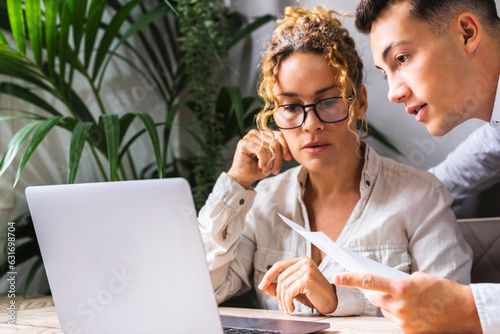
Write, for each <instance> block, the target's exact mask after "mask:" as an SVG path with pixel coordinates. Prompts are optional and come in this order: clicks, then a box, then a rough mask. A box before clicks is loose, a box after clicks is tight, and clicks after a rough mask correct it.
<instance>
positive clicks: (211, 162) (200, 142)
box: [180, 125, 215, 170]
mask: <svg viewBox="0 0 500 334" xmlns="http://www.w3.org/2000/svg"><path fill="white" fill-rule="evenodd" d="M180 127H181V128H183V129H184V130H185V131H186V132H187V133H189V134H190V135H191V137H193V139H194V140H195V141H196V143H198V145H200V147H201V149H202V150H203V152H205V156H206V158H207V161H208V163H209V165H210V168H211V169H212V170H215V159H214V157H213V155H212V151H211V150H210V147H208V146H207V144H205V142H204V141H203V139H201V137H200V136H198V135H197V134H196V133H195V132H194V131H193V130H191V129H189V128H187V127H185V126H182V125H181V126H180Z"/></svg>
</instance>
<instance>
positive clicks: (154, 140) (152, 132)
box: [136, 113, 165, 179]
mask: <svg viewBox="0 0 500 334" xmlns="http://www.w3.org/2000/svg"><path fill="white" fill-rule="evenodd" d="M136 116H137V117H138V118H139V119H140V120H141V121H142V123H143V124H144V127H145V128H146V131H147V132H148V134H149V138H150V139H151V144H152V145H153V152H154V154H155V160H156V166H157V168H158V176H159V178H160V179H162V178H164V177H165V169H164V167H163V159H162V156H161V154H162V151H161V147H160V138H159V136H158V132H157V131H156V125H155V122H154V120H153V118H152V117H151V116H150V115H148V114H145V113H136Z"/></svg>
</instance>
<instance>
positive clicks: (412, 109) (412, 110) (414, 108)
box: [406, 103, 427, 115]
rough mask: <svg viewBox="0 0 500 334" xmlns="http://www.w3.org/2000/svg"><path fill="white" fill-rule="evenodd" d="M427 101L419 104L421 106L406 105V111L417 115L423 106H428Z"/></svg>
mask: <svg viewBox="0 0 500 334" xmlns="http://www.w3.org/2000/svg"><path fill="white" fill-rule="evenodd" d="M426 106H427V103H425V104H422V105H419V106H412V107H406V112H407V113H408V114H411V115H416V114H418V113H419V111H420V110H422V108H424V107H426Z"/></svg>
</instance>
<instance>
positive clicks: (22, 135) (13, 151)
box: [0, 121, 43, 177]
mask: <svg viewBox="0 0 500 334" xmlns="http://www.w3.org/2000/svg"><path fill="white" fill-rule="evenodd" d="M41 122H43V121H36V122H31V123H28V124H26V125H25V126H23V127H22V128H21V129H20V130H19V131H17V132H16V134H15V135H14V137H12V139H11V140H10V142H9V145H7V149H6V151H5V154H4V155H3V157H2V161H0V177H1V176H2V175H3V173H5V171H6V170H7V168H8V167H9V166H10V164H11V163H12V161H13V160H14V158H15V157H16V155H17V153H19V151H20V150H21V148H22V147H23V145H24V143H25V142H26V140H27V139H28V137H29V136H30V135H31V133H32V132H33V131H34V130H35V128H36V127H37V126H39V125H40V123H41Z"/></svg>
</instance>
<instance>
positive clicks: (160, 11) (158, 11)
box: [98, 6, 172, 88]
mask: <svg viewBox="0 0 500 334" xmlns="http://www.w3.org/2000/svg"><path fill="white" fill-rule="evenodd" d="M168 12H169V11H168V9H167V8H165V7H164V6H161V7H157V8H155V9H153V10H152V11H149V12H148V13H147V14H145V15H143V16H141V17H140V18H139V19H138V20H137V21H136V22H134V23H133V24H132V26H131V27H130V28H129V29H128V30H127V31H126V32H125V34H124V35H123V36H122V38H121V39H120V40H119V41H118V43H116V45H115V46H114V47H113V49H112V50H111V51H109V52H108V53H109V55H108V58H107V59H106V62H105V63H104V64H103V66H102V69H100V72H101V75H100V79H99V83H98V87H100V86H101V82H102V79H103V76H104V73H105V71H106V68H107V67H108V65H109V63H110V61H111V59H112V56H114V55H115V53H116V50H117V49H118V48H119V47H120V46H121V45H123V44H124V43H125V42H126V40H127V39H128V38H130V36H132V35H134V34H136V33H137V32H141V31H142V29H144V27H146V26H148V25H149V24H151V23H153V22H155V21H157V20H158V19H160V18H161V17H163V16H165V15H167V14H168ZM140 38H141V36H140ZM141 41H142V43H143V45H144V47H145V51H146V54H148V56H149V57H150V58H151V57H153V58H151V60H152V62H151V63H152V64H159V63H160V59H159V58H158V57H157V56H156V53H155V52H154V50H153V49H152V48H151V45H150V43H148V42H147V41H146V40H145V38H144V37H142V38H141ZM129 50H131V51H132V52H134V53H135V54H136V55H137V56H138V58H139V60H140V61H141V63H142V64H143V65H144V67H145V68H146V70H147V71H148V73H149V75H150V77H151V78H153V80H154V81H155V83H156V84H157V87H159V88H161V86H160V85H159V82H158V81H157V79H156V75H155V73H154V72H153V71H151V69H150V67H151V65H150V64H151V63H147V62H146V61H145V60H144V58H143V57H142V55H141V54H139V53H137V52H136V50H135V48H134V47H132V46H129ZM167 70H168V71H169V74H170V75H171V73H172V71H171V69H169V68H168V67H167ZM160 77H161V78H163V77H164V76H160ZM163 83H164V84H166V81H165V80H164V82H163Z"/></svg>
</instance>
